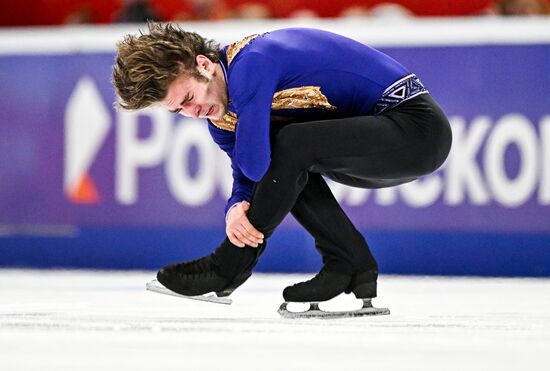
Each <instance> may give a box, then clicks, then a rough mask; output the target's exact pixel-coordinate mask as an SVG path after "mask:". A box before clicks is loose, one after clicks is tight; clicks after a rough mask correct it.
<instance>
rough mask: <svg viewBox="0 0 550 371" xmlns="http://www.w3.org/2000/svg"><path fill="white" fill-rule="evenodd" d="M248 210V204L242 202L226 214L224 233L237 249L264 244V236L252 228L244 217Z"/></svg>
mask: <svg viewBox="0 0 550 371" xmlns="http://www.w3.org/2000/svg"><path fill="white" fill-rule="evenodd" d="M249 208H250V204H249V203H248V202H246V201H243V202H240V203H238V204H237V205H235V206H234V207H232V208H231V210H229V214H227V221H226V223H225V233H226V234H227V238H229V241H231V243H232V244H233V245H235V246H238V247H245V246H246V245H248V246H252V247H258V245H259V244H262V243H263V242H264V241H263V240H264V235H263V234H262V233H261V232H260V231H258V230H257V229H256V228H254V226H253V225H252V223H250V221H249V220H248V217H247V216H246V213H247V212H248V209H249Z"/></svg>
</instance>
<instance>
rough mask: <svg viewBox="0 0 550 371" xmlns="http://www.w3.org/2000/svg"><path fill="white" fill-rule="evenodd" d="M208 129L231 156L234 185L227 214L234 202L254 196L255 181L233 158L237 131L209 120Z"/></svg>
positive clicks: (217, 142)
mask: <svg viewBox="0 0 550 371" xmlns="http://www.w3.org/2000/svg"><path fill="white" fill-rule="evenodd" d="M208 130H209V131H210V135H211V136H212V138H213V139H214V142H216V144H217V145H218V146H219V147H220V148H221V149H222V150H223V151H224V152H225V153H226V154H227V155H228V156H229V158H230V159H231V168H232V169H233V187H232V190H231V196H230V198H229V200H228V201H227V204H226V206H225V214H226V215H227V212H228V211H229V209H230V208H231V206H233V205H234V204H236V203H238V202H241V201H250V199H251V198H252V188H253V187H254V182H253V181H252V180H250V179H248V178H247V177H246V176H245V175H244V174H243V173H242V171H241V170H240V169H239V167H238V165H237V164H236V163H235V161H234V159H233V149H234V146H235V133H233V132H230V131H224V130H221V129H218V128H216V127H215V126H214V125H213V124H212V123H210V122H209V125H208Z"/></svg>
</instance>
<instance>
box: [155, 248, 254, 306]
mask: <svg viewBox="0 0 550 371" xmlns="http://www.w3.org/2000/svg"><path fill="white" fill-rule="evenodd" d="M251 274H252V272H249V271H248V272H245V273H242V274H240V275H238V276H237V277H235V278H234V279H232V280H231V279H228V278H226V277H223V276H221V275H220V274H218V273H217V272H216V267H215V265H214V264H213V262H212V254H210V255H207V256H205V257H203V258H200V259H195V260H192V261H188V262H181V263H176V264H171V265H167V266H165V267H163V268H162V269H160V270H159V271H158V273H157V280H158V282H160V283H161V284H162V285H163V286H164V287H166V288H168V289H169V290H171V291H173V292H175V293H177V294H179V295H183V296H185V297H190V298H198V299H199V300H201V299H200V296H202V295H204V294H206V293H210V292H214V293H215V294H216V296H217V297H224V296H228V295H230V294H231V293H232V292H233V291H234V290H235V289H236V288H237V287H239V286H240V285H242V284H243V283H244V282H245V281H246V280H247V279H248V278H249V277H250V275H251ZM153 291H154V290H153ZM207 298H208V297H207ZM208 301H214V302H219V303H223V304H230V303H231V301H230V300H208Z"/></svg>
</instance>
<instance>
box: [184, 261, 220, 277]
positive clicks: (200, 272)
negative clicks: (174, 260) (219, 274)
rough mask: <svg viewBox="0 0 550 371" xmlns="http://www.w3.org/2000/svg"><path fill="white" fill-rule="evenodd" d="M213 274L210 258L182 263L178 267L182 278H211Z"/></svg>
mask: <svg viewBox="0 0 550 371" xmlns="http://www.w3.org/2000/svg"><path fill="white" fill-rule="evenodd" d="M213 273H214V271H213V270H212V265H211V262H210V256H205V257H202V258H199V259H195V260H191V261H188V262H185V263H181V265H180V266H179V267H178V275H179V276H181V277H188V276H195V277H196V278H201V277H207V276H210V275H212V274H213Z"/></svg>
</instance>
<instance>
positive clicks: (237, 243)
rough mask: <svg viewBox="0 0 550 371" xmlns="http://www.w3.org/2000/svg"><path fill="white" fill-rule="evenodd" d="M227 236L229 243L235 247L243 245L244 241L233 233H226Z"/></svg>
mask: <svg viewBox="0 0 550 371" xmlns="http://www.w3.org/2000/svg"><path fill="white" fill-rule="evenodd" d="M227 238H229V241H231V243H232V244H233V245H235V246H237V247H244V246H245V243H244V242H242V241H240V240H239V239H238V238H237V236H235V234H234V233H227Z"/></svg>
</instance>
